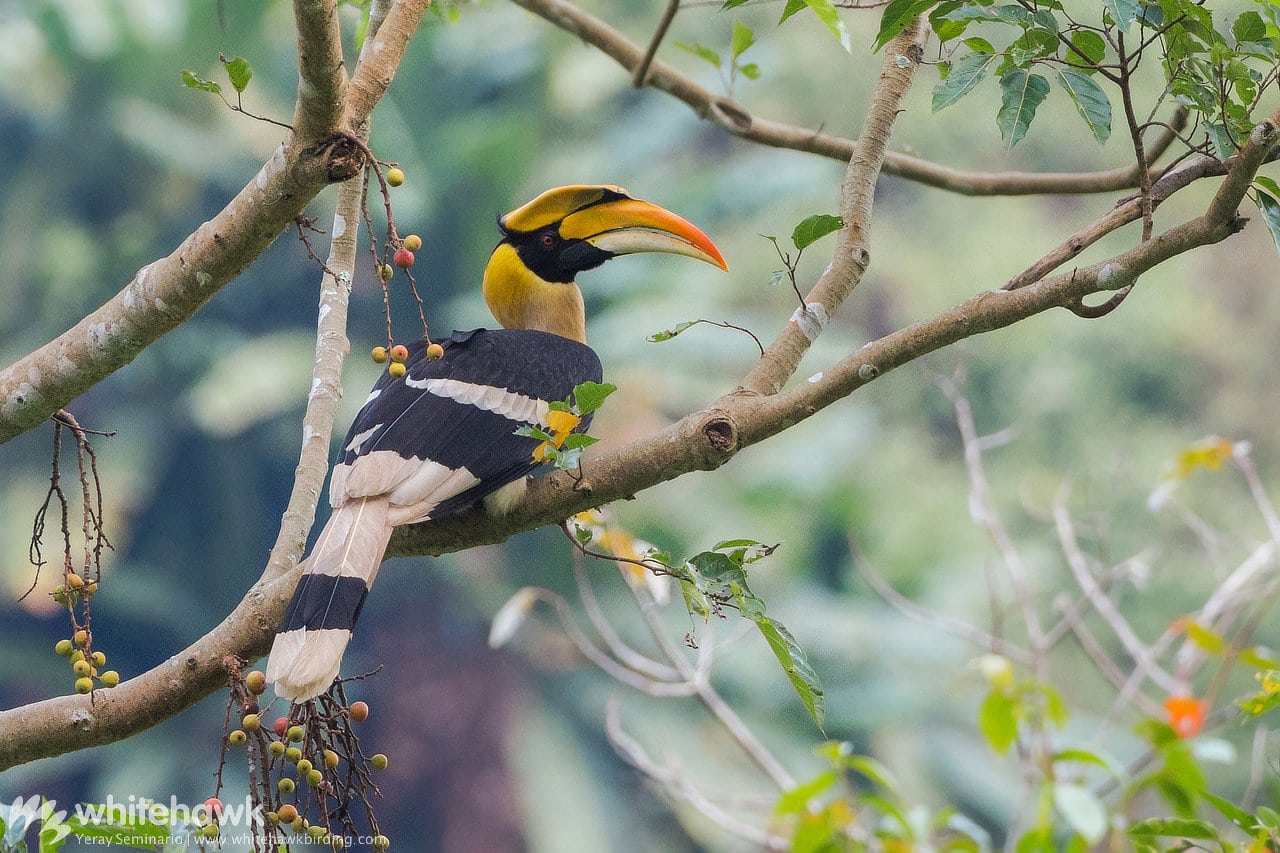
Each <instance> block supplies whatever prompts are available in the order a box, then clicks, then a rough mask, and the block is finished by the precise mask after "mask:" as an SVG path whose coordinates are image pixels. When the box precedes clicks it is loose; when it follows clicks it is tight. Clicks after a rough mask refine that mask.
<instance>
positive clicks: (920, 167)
mask: <svg viewBox="0 0 1280 853" xmlns="http://www.w3.org/2000/svg"><path fill="white" fill-rule="evenodd" d="M513 2H514V3H516V4H518V5H520V6H523V7H524V8H525V9H528V10H529V11H530V12H533V13H534V14H535V15H538V16H539V17H542V18H544V19H546V20H547V21H549V22H551V23H552V24H554V25H555V26H557V27H559V28H560V29H562V30H564V31H565V32H568V33H571V34H573V35H575V36H577V37H578V38H580V39H582V40H583V41H585V42H587V43H588V44H590V45H592V46H593V47H596V48H598V49H599V50H600V51H602V52H603V53H604V54H605V55H607V56H609V57H610V58H611V59H613V60H614V61H615V62H617V63H618V64H619V65H621V66H622V67H623V69H625V70H626V71H627V72H628V73H629V74H631V75H632V77H633V79H634V78H635V76H636V73H637V71H638V70H639V69H641V68H643V69H645V71H644V74H645V78H644V82H645V84H646V85H648V86H651V87H653V88H655V89H658V90H659V91H662V92H666V93H667V94H669V95H671V96H672V97H674V98H676V99H678V100H680V101H682V102H684V103H685V104H686V105H688V106H689V108H690V109H692V110H693V111H694V112H695V113H697V114H698V115H699V116H701V117H702V118H704V119H706V120H708V121H712V122H715V123H716V124H718V125H720V126H721V127H722V128H724V129H725V130H727V131H729V132H730V133H732V134H734V135H736V136H740V137H742V138H743V139H749V140H751V141H753V142H759V143H761V144H762V145H770V146H773V147H775V148H789V149H793V150H795V151H805V152H808V153H810V154H817V155H819V156H822V157H829V158H831V159H833V160H839V161H841V162H842V163H843V162H848V160H849V158H850V157H852V156H853V152H854V149H855V147H856V146H855V144H854V142H853V140H851V139H846V138H844V137H840V136H833V135H831V134H829V133H822V132H821V131H817V130H810V129H808V128H804V127H796V126H794V125H789V124H784V123H782V122H777V121H770V120H769V119H764V118H760V117H759V116H755V115H752V114H751V112H750V111H749V110H747V109H746V108H745V107H743V106H742V105H741V104H739V103H737V102H736V101H734V100H732V99H731V98H727V97H723V96H720V95H716V94H714V93H712V92H711V91H710V90H708V89H706V88H704V87H703V86H700V85H698V84H697V83H695V82H694V81H693V80H692V79H691V78H689V77H686V76H684V75H683V74H681V73H680V72H679V71H677V70H676V69H674V68H672V67H671V66H670V65H667V64H665V63H663V62H659V61H655V60H652V58H651V57H647V53H646V51H645V50H644V49H642V48H641V47H640V46H639V45H637V44H636V43H635V42H633V41H631V40H630V39H628V38H627V37H626V36H624V35H623V34H622V33H620V32H618V31H617V30H616V29H614V28H613V27H611V26H609V25H608V24H607V23H605V22H604V21H602V20H600V19H599V18H597V17H595V16H594V15H591V14H590V13H588V12H585V11H583V10H582V9H579V8H578V7H577V6H575V5H573V4H572V3H569V2H567V0H513ZM1185 116H1186V112H1185V111H1184V110H1179V111H1178V113H1177V114H1176V115H1175V118H1174V119H1173V121H1172V122H1170V127H1167V128H1164V129H1163V130H1162V132H1161V134H1160V135H1159V136H1158V137H1157V138H1156V139H1155V140H1154V141H1153V143H1152V145H1151V146H1150V150H1149V151H1148V155H1147V159H1148V162H1155V160H1157V159H1158V158H1159V157H1160V155H1161V154H1162V153H1164V151H1165V150H1167V149H1168V147H1169V145H1170V144H1171V143H1172V142H1173V141H1174V139H1175V138H1176V137H1177V129H1178V128H1180V127H1181V126H1182V124H1183V123H1184V121H1185ZM884 172H885V173H886V174H890V175H896V176H898V177H901V178H906V179H907V180H911V181H916V182H918V183H921V184H925V185H928V186H932V187H936V188H938V189H943V190H948V191H950V192H955V193H960V194H962V195H1039V194H1052V195H1078V194H1082V193H1104V192H1113V191H1115V190H1123V189H1129V188H1131V187H1136V186H1137V185H1138V183H1139V179H1140V177H1141V176H1140V174H1139V171H1138V168H1137V166H1126V167H1121V168H1117V169H1109V170H1106V171H1102V172H1014V171H1009V172H972V171H966V170H963V169H953V168H950V167H948V166H943V165H941V164H938V163H933V162H931V161H929V160H924V159H922V158H920V157H912V156H911V155H908V154H902V153H899V152H896V151H890V152H888V153H887V154H886V155H885V161H884Z"/></svg>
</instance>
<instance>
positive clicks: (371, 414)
mask: <svg viewBox="0 0 1280 853" xmlns="http://www.w3.org/2000/svg"><path fill="white" fill-rule="evenodd" d="M498 229H499V231H501V233H502V238H501V240H500V241H499V242H498V245H497V248H495V249H494V250H493V254H492V255H491V256H490V258H489V264H488V266H487V267H486V268H485V272H484V298H485V302H486V303H487V304H488V306H489V310H490V311H491V312H492V313H493V316H494V318H495V319H497V321H498V322H499V323H501V324H502V326H503V327H504V328H503V329H501V330H494V331H491V330H487V329H476V330H474V331H470V332H454V333H453V334H452V335H451V336H450V337H449V338H448V339H446V340H444V341H440V342H439V343H441V344H443V347H444V355H443V357H441V358H438V359H434V360H432V359H428V358H427V356H426V343H425V342H418V343H416V344H414V345H412V346H410V347H409V359H408V361H407V362H406V367H407V368H408V370H407V372H406V373H405V375H404V376H403V377H402V378H393V377H392V376H391V375H390V373H384V374H383V375H382V377H381V378H379V379H378V381H377V382H376V383H375V384H374V386H373V390H372V392H371V393H370V394H369V397H368V399H367V400H366V401H365V403H364V407H363V408H362V409H361V410H360V412H359V414H357V415H356V419H355V422H354V423H352V425H351V429H350V431H349V432H348V433H347V437H346V439H345V440H344V442H343V446H342V451H341V454H340V455H339V457H338V461H337V463H336V464H335V465H334V468H333V478H332V481H331V483H330V489H329V502H330V503H331V504H332V506H333V513H332V514H331V515H330V517H329V521H328V522H327V523H326V524H325V526H324V529H323V530H322V531H321V532H320V535H319V537H318V539H317V540H316V543H315V546H314V547H313V548H312V551H311V555H310V557H309V558H308V559H307V561H306V565H305V573H304V574H303V576H302V579H301V580H300V581H299V583H298V586H297V589H296V590H295V591H294V594H293V599H292V601H291V602H290V603H289V607H288V610H287V611H286V614H285V618H284V622H283V623H282V624H281V626H280V629H279V633H277V634H276V638H275V642H274V644H273V645H272V647H271V656H270V660H269V661H268V664H267V679H268V680H269V681H272V682H274V683H275V692H276V695H278V696H281V697H283V698H286V699H291V700H294V701H304V700H306V699H310V698H312V697H314V696H317V695H318V694H320V693H322V692H323V691H324V690H326V689H327V688H328V686H329V684H330V683H331V682H332V681H333V680H334V678H335V677H337V674H338V666H339V664H340V663H341V662H342V653H343V651H344V650H345V649H346V646H347V641H348V640H349V639H350V638H351V632H352V629H353V628H354V627H355V623H356V619H357V618H358V617H359V615H360V609H361V607H363V606H364V600H365V596H366V595H367V594H368V591H369V587H370V585H372V584H373V579H374V577H375V576H376V575H377V573H378V567H379V565H380V564H381V562H382V555H383V552H384V551H385V550H386V547H387V542H388V540H389V539H390V537H391V529H392V528H393V527H395V526H397V525H401V524H413V523H414V522H419V521H425V520H427V519H435V518H441V517H443V516H446V515H449V514H450V513H455V512H458V511H460V510H463V509H466V508H467V507H469V506H471V505H472V504H474V503H476V502H477V501H479V500H481V499H485V503H486V506H487V508H488V509H489V511H491V512H502V511H503V510H504V505H505V506H506V507H509V506H511V505H513V500H512V499H513V498H517V497H518V496H519V494H520V493H521V492H523V490H524V485H525V478H526V476H527V475H529V474H530V473H532V472H533V471H534V469H535V468H537V467H538V465H539V462H538V460H537V459H536V458H535V455H534V451H535V450H536V449H538V448H539V446H540V445H541V444H542V442H540V441H539V440H538V439H536V438H533V437H529V436H522V435H517V434H516V429H517V428H518V427H520V426H523V425H538V426H544V427H545V424H546V417H547V412H548V403H550V402H552V401H557V400H565V399H566V398H568V397H569V395H570V393H571V392H572V391H573V389H574V387H575V386H577V385H579V384H581V383H583V382H599V381H600V379H601V368H600V359H599V358H598V357H597V356H596V354H595V352H593V351H592V350H591V349H590V348H589V347H588V346H587V345H586V339H587V338H586V314H585V311H584V309H583V303H582V292H581V291H580V290H579V289H578V286H577V284H575V283H574V277H575V276H576V275H577V274H578V273H580V272H582V271H584V270H589V269H594V268H595V267H598V266H600V265H601V264H603V263H604V262H605V261H607V260H609V259H610V258H612V257H614V256H616V255H626V254H631V253H635V252H670V253H673V254H677V255H687V256H689V257H693V258H698V259H700V260H703V261H706V262H708V263H711V264H715V265H716V266H718V267H720V268H721V269H726V268H727V267H726V266H725V262H724V258H723V257H721V255H720V252H719V250H717V249H716V247H715V245H714V244H713V243H712V242H711V240H710V239H709V238H708V237H707V236H706V235H705V234H703V233H702V232H701V231H700V230H698V228H697V227H695V226H694V225H692V224H691V223H689V222H687V221H685V220H684V219H682V218H680V217H679V216H677V215H675V214H674V213H671V212H670V211H667V210H664V209H662V208H660V207H657V206H656V205H653V204H650V203H648V202H645V201H641V200H639V199H635V198H632V197H631V196H629V195H627V193H626V192H625V191H624V190H622V189H621V188H619V187H613V186H567V187H558V188H556V189H552V190H548V191H547V192H545V193H543V194H542V195H540V196H538V197H537V198H535V199H534V200H533V201H531V202H529V203H528V204H525V205H523V206H522V207H519V208H516V209H515V210H513V211H511V212H510V213H508V214H506V215H505V216H500V217H498ZM587 420H588V419H587V418H584V419H583V422H582V423H580V424H578V426H577V429H579V430H584V429H586V426H587V423H586V421H587Z"/></svg>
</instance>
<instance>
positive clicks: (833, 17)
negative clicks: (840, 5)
mask: <svg viewBox="0 0 1280 853" xmlns="http://www.w3.org/2000/svg"><path fill="white" fill-rule="evenodd" d="M805 4H806V5H808V7H809V8H810V9H812V10H813V13H814V14H815V15H817V16H818V20H820V21H822V23H824V24H826V25H827V29H828V30H830V31H831V34H832V35H833V36H835V37H836V41H838V42H840V46H841V47H843V48H844V52H845V53H853V41H852V40H851V39H850V38H849V30H848V28H847V27H845V25H844V21H843V20H841V18H840V13H839V12H837V11H836V7H835V6H834V5H833V4H832V3H831V0H805Z"/></svg>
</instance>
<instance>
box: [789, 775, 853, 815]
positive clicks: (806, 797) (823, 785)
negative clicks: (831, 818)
mask: <svg viewBox="0 0 1280 853" xmlns="http://www.w3.org/2000/svg"><path fill="white" fill-rule="evenodd" d="M839 778H840V775H839V774H838V773H836V771H834V770H827V771H825V772H823V773H819V774H818V775H817V776H815V777H814V778H812V779H810V780H809V781H808V782H801V783H800V784H799V785H796V786H795V787H794V788H792V789H791V790H789V791H783V792H782V796H780V797H778V802H777V803H775V804H774V806H773V813H774V814H776V815H788V814H802V813H804V812H806V811H808V810H809V801H810V800H812V799H813V798H814V797H816V796H818V795H819V794H821V793H822V792H823V791H825V790H827V789H828V788H830V787H831V786H832V785H834V784H835V782H836V780H837V779H839Z"/></svg>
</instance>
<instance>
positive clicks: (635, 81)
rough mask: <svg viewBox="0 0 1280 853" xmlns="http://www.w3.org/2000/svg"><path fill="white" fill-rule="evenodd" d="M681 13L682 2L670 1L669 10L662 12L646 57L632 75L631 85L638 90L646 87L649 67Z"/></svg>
mask: <svg viewBox="0 0 1280 853" xmlns="http://www.w3.org/2000/svg"><path fill="white" fill-rule="evenodd" d="M679 11H680V0H670V2H669V3H667V8H666V9H664V10H663V12H662V18H661V19H660V20H659V21H658V28H657V29H656V30H654V31H653V38H651V39H650V40H649V47H648V48H646V49H645V52H644V56H643V57H642V58H641V59H640V64H639V65H637V66H636V70H635V71H634V72H633V73H632V75H631V85H633V86H635V87H636V88H637V89H639V88H641V87H642V86H644V84H645V82H646V80H645V78H646V77H648V76H649V66H650V65H652V64H653V58H654V57H655V56H657V54H658V47H659V46H660V45H661V44H662V40H663V39H664V38H666V36H667V30H668V29H670V28H671V22H672V21H674V20H675V19H676V13H677V12H679Z"/></svg>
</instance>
